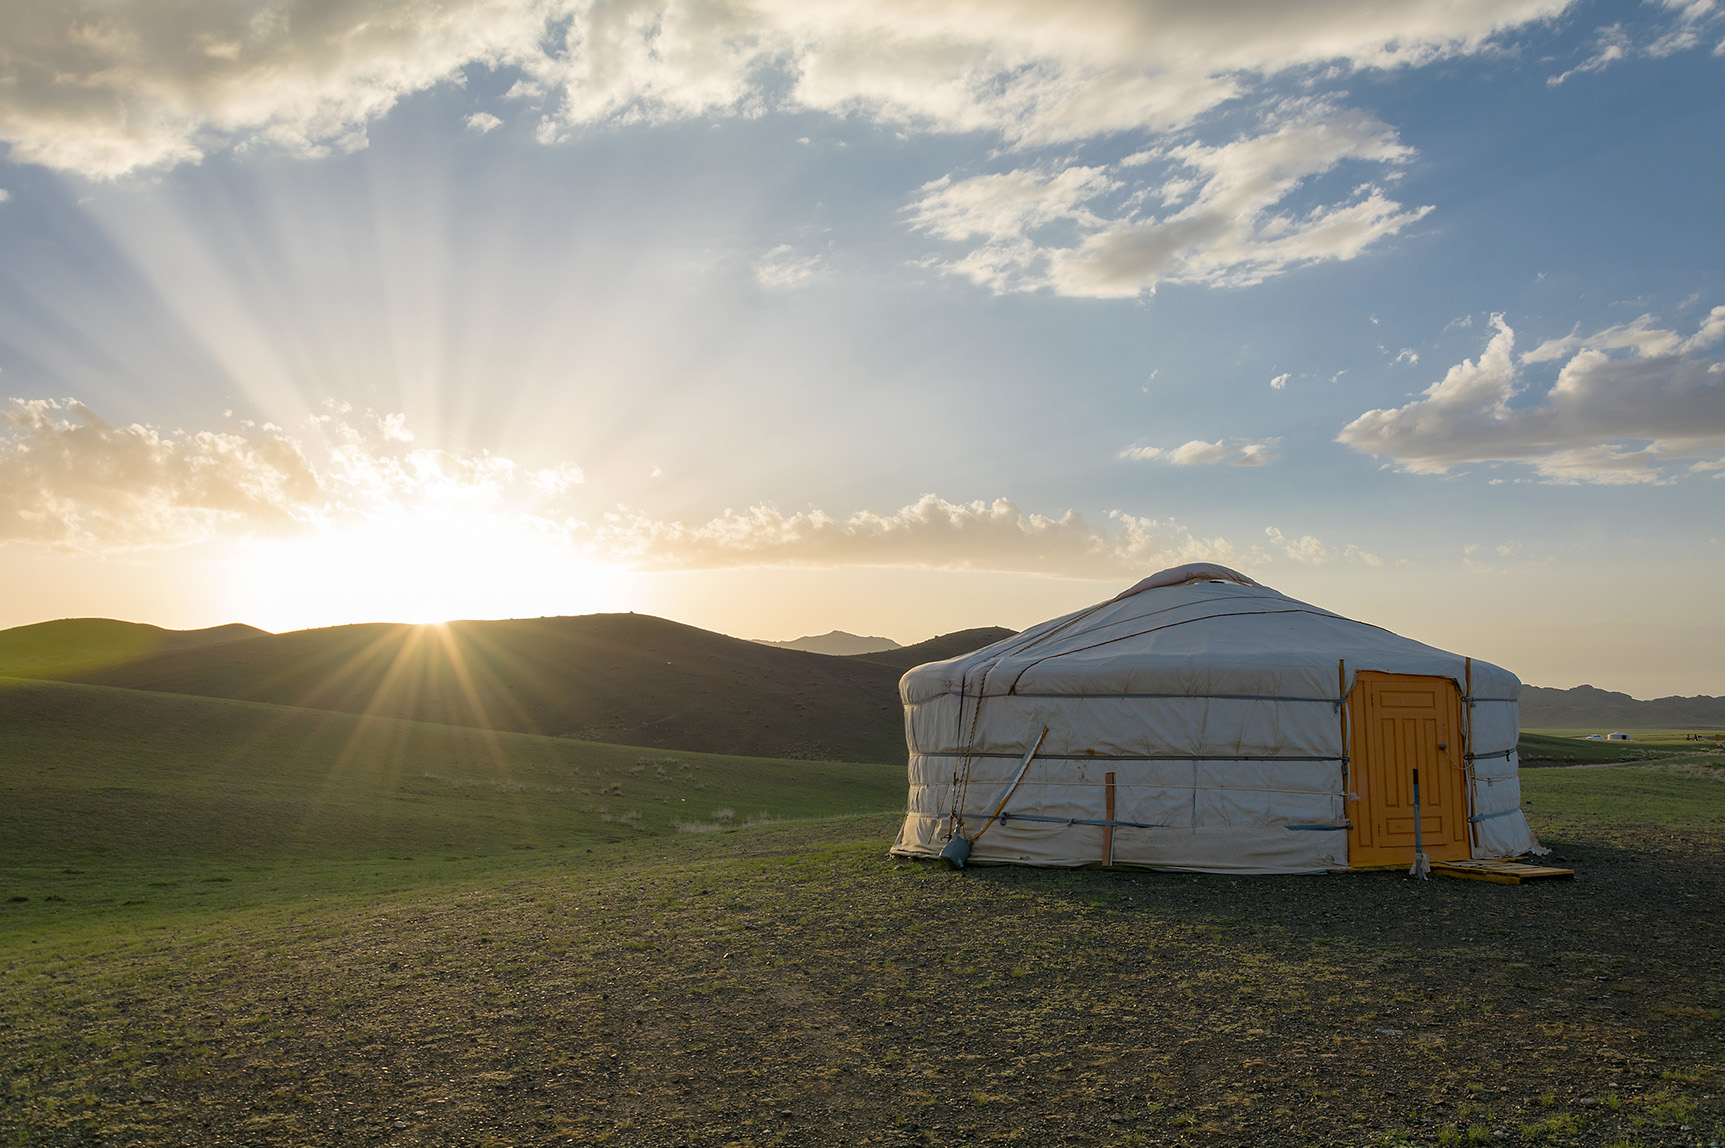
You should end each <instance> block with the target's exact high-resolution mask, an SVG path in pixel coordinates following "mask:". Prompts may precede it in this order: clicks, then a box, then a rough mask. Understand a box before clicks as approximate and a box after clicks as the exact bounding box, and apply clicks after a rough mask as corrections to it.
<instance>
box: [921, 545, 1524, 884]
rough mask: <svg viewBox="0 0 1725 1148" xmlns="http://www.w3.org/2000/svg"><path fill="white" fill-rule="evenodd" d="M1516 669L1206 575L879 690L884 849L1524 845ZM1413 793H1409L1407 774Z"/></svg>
mask: <svg viewBox="0 0 1725 1148" xmlns="http://www.w3.org/2000/svg"><path fill="white" fill-rule="evenodd" d="M1520 686H1521V683H1520V682H1519V681H1518V680H1517V678H1516V677H1515V675H1514V674H1511V673H1510V672H1508V671H1507V670H1504V669H1500V668H1499V667H1497V666H1494V665H1491V664H1489V663H1486V662H1480V661H1474V660H1473V659H1470V658H1465V657H1461V656H1459V655H1456V654H1448V653H1445V652H1444V651H1442V650H1437V649H1433V648H1432V647H1430V646H1427V645H1423V644H1421V643H1419V642H1415V641H1411V640H1409V639H1407V638H1403V637H1399V636H1397V635H1395V634H1392V633H1390V632H1389V631H1387V630H1383V629H1380V628H1378V627H1376V626H1370V625H1367V624H1365V623H1363V622H1355V621H1351V620H1349V619H1347V618H1344V617H1342V616H1340V615H1339V614H1333V613H1331V612H1330V611H1328V610H1322V609H1319V608H1318V607H1316V606H1309V605H1307V604H1306V603H1304V602H1298V601H1295V600H1294V599H1292V598H1288V597H1286V596H1284V595H1282V594H1278V593H1277V592H1276V591H1274V590H1271V589H1270V588H1269V587H1267V586H1261V585H1259V584H1258V583H1256V582H1254V581H1253V580H1252V579H1250V578H1248V577H1246V576H1245V575H1243V574H1239V573H1236V572H1235V571H1233V570H1229V569H1227V568H1226V567H1223V566H1215V565H1210V564H1196V565H1191V566H1181V567H1178V568H1176V569H1173V570H1165V571H1163V572H1162V573H1160V574H1156V575H1154V576H1152V577H1149V578H1146V579H1144V580H1143V581H1142V582H1140V583H1138V584H1137V585H1136V586H1133V587H1132V588H1131V589H1130V590H1127V591H1125V592H1124V593H1122V594H1120V595H1119V596H1117V597H1115V598H1112V599H1110V600H1109V601H1107V602H1103V603H1101V604H1100V605H1097V606H1092V607H1090V608H1089V609H1086V610H1080V611H1078V612H1077V613H1074V614H1068V615H1067V616H1066V617H1064V618H1056V619H1054V620H1053V621H1049V622H1044V623H1042V624H1041V625H1037V626H1032V627H1031V628H1030V629H1028V630H1026V631H1024V632H1023V633H1022V634H1017V635H1015V636H1013V637H1011V638H1007V639H1006V640H1004V641H1001V642H996V643H995V644H994V645H992V646H987V647H985V648H983V649H981V650H977V651H975V652H974V653H970V654H966V655H964V656H963V657H959V658H953V659H950V660H948V661H944V662H932V663H930V664H928V665H923V666H918V667H916V668H915V669H913V670H911V671H910V672H909V673H907V674H906V675H905V676H904V677H903V679H901V681H900V682H899V693H900V696H901V697H902V699H903V701H904V706H905V732H906V738H907V740H908V742H909V745H910V802H909V806H908V812H907V814H906V816H905V820H904V827H903V829H902V830H901V831H900V833H899V837H898V841H897V842H896V843H895V844H894V846H893V852H894V853H895V854H898V855H900V856H920V857H934V856H939V855H941V854H942V852H943V850H945V851H947V855H948V856H949V857H951V856H954V855H957V856H958V857H959V858H960V859H963V858H965V857H968V860H969V861H970V862H971V863H975V862H983V863H990V862H992V863H1005V864H1021V865H1048V866H1079V865H1131V866H1144V867H1151V868H1159V869H1186V870H1201V871H1214V872H1233V873H1308V872H1317V871H1323V870H1330V869H1347V868H1364V867H1374V866H1389V865H1398V866H1407V865H1409V864H1411V863H1412V862H1413V860H1414V854H1415V825H1416V817H1417V819H1418V820H1417V824H1418V826H1419V836H1420V837H1421V845H1422V847H1423V849H1424V852H1425V854H1426V856H1427V858H1429V859H1430V860H1431V861H1445V860H1457V859H1462V858H1470V857H1472V858H1499V857H1511V856H1515V855H1517V854H1521V853H1525V852H1527V851H1529V850H1530V849H1534V848H1536V847H1537V844H1536V842H1535V841H1534V839H1533V835H1532V833H1531V832H1530V831H1529V829H1528V826H1527V821H1526V820H1525V819H1524V818H1523V817H1522V814H1521V786H1520V783H1519V782H1518V780H1517V777H1516V769H1517V759H1516V750H1515V746H1516V740H1517V738H1518V736H1519V734H1520V720H1519V709H1518V706H1517V702H1516V697H1517V693H1518V691H1519V689H1520ZM1416 771H1417V777H1418V781H1419V803H1418V807H1417V813H1416V806H1415V803H1414V783H1415V777H1416Z"/></svg>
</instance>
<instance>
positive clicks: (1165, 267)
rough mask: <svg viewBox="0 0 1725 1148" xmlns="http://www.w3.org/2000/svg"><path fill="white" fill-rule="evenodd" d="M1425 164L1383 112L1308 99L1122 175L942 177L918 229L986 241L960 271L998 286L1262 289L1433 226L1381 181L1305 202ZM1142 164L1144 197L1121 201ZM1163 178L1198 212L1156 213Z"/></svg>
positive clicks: (1170, 200)
mask: <svg viewBox="0 0 1725 1148" xmlns="http://www.w3.org/2000/svg"><path fill="white" fill-rule="evenodd" d="M1411 155H1412V153H1411V151H1410V150H1409V149H1408V148H1406V147H1404V146H1403V145H1402V144H1401V143H1400V142H1399V141H1398V140H1397V139H1396V136H1395V133H1394V132H1393V131H1391V130H1390V129H1389V128H1388V127H1387V126H1386V125H1384V124H1382V123H1380V122H1379V121H1378V120H1376V119H1374V118H1373V117H1371V116H1369V115H1366V114H1365V113H1362V112H1359V111H1356V110H1353V109H1348V108H1341V107H1337V106H1335V105H1333V104H1331V103H1329V102H1326V101H1306V102H1301V103H1297V104H1294V105H1290V106H1285V107H1283V108H1282V109H1280V110H1279V111H1278V112H1276V113H1275V114H1274V115H1272V116H1271V117H1270V118H1269V119H1268V120H1266V121H1265V122H1264V123H1262V124H1260V125H1259V126H1258V129H1257V131H1256V133H1255V134H1248V135H1243V136H1240V137H1239V138H1237V139H1235V140H1233V141H1231V142H1229V143H1226V144H1221V145H1218V146H1206V145H1203V144H1198V143H1187V144H1183V145H1180V146H1177V147H1169V148H1166V149H1163V150H1161V151H1159V152H1155V153H1145V154H1141V155H1136V156H1133V157H1130V159H1129V160H1128V161H1126V162H1123V163H1121V164H1117V165H1114V167H1112V168H1103V167H1077V166H1074V167H1067V168H1064V169H1062V170H1060V171H1057V172H1054V173H1052V174H1048V173H1043V172H1039V171H1035V170H1030V169H1019V170H1014V171H1010V172H1006V173H1002V174H994V175H982V176H975V177H972V178H970V179H965V180H959V181H956V182H954V181H953V180H951V179H950V178H945V179H941V180H937V181H935V182H933V183H931V184H928V185H927V186H925V187H924V188H923V189H922V194H921V197H920V198H919V199H918V201H917V202H916V204H915V205H914V207H913V209H912V220H913V222H914V224H915V225H916V226H917V227H919V228H921V229H922V230H924V231H927V232H929V233H931V234H934V235H936V236H939V237H940V238H943V239H948V240H952V241H955V242H974V243H975V246H974V248H973V249H972V250H971V251H970V252H969V253H968V254H967V255H964V256H962V257H960V258H957V259H955V260H954V261H953V262H951V263H950V264H949V265H948V269H949V270H951V271H953V272H954V273H956V274H960V275H964V276H966V277H968V278H970V279H972V280H974V281H975V282H977V283H979V284H982V285H984V286H987V287H990V288H992V289H994V290H996V291H1011V290H1035V289H1039V288H1052V289H1053V290H1055V291H1056V292H1058V293H1060V294H1064V295H1076V296H1089V297H1098V298H1106V297H1122V296H1131V295H1136V294H1138V293H1139V292H1141V291H1144V290H1148V289H1151V288H1153V287H1155V285H1156V284H1157V283H1158V282H1161V281H1163V280H1167V281H1171V282H1193V283H1207V284H1218V285H1229V284H1233V285H1238V284H1249V283H1256V282H1259V281H1260V280H1263V279H1266V278H1269V277H1270V276H1273V275H1277V274H1280V273H1281V272H1283V271H1286V270H1288V269H1290V268H1293V267H1297V266H1301V265H1304V264H1307V263H1314V262H1322V261H1326V260H1335V259H1341V260H1346V259H1352V258H1354V257H1355V256H1357V255H1358V254H1359V253H1360V252H1361V251H1362V250H1364V249H1365V248H1366V247H1367V246H1369V245H1370V244H1371V243H1373V242H1375V241H1377V240H1379V239H1382V238H1385V237H1387V236H1390V235H1394V234H1396V233H1397V232H1399V231H1401V230H1402V229H1403V228H1405V227H1407V226H1408V225H1409V224H1411V223H1413V222H1414V221H1416V220H1418V219H1420V218H1422V217H1424V216H1425V215H1426V213H1427V212H1429V211H1430V210H1431V208H1429V207H1421V208H1413V209H1405V208H1403V207H1402V205H1401V204H1399V203H1397V202H1396V201H1395V200H1392V199H1390V198H1388V197H1387V196H1386V195H1385V194H1384V192H1383V190H1382V189H1381V188H1380V187H1378V186H1377V185H1375V184H1374V183H1372V182H1370V181H1369V180H1368V181H1366V182H1361V183H1358V184H1356V186H1355V187H1354V189H1353V191H1352V192H1351V193H1349V194H1348V195H1347V196H1346V197H1345V198H1344V199H1343V200H1341V201H1340V202H1333V203H1317V204H1312V205H1309V206H1304V207H1296V206H1295V200H1296V196H1297V193H1300V192H1301V191H1302V190H1303V188H1304V187H1305V186H1306V185H1307V184H1308V183H1309V182H1310V181H1311V180H1313V179H1314V178H1316V177H1318V176H1321V175H1325V174H1328V173H1331V172H1333V171H1335V170H1336V169H1337V168H1338V167H1340V166H1342V165H1351V166H1360V165H1367V166H1370V167H1373V168H1379V169H1384V168H1389V169H1393V168H1394V167H1395V166H1396V165H1399V164H1401V163H1404V162H1406V161H1407V160H1408V159H1409V158H1410V157H1411ZM1152 165H1153V166H1152ZM1147 167H1150V168H1151V170H1149V171H1145V170H1143V169H1145V168H1147ZM1128 169H1131V172H1130V174H1131V176H1132V179H1133V180H1134V181H1135V182H1136V184H1137V185H1138V193H1137V194H1134V195H1130V196H1127V197H1125V199H1124V201H1121V197H1120V196H1119V195H1118V194H1117V193H1119V192H1120V191H1121V189H1122V188H1124V187H1126V186H1127V184H1126V183H1125V180H1124V179H1123V178H1122V177H1123V176H1125V175H1127V174H1128ZM1158 178H1159V179H1160V180H1161V182H1160V183H1159V184H1156V185H1154V186H1155V187H1156V189H1157V191H1158V195H1157V196H1156V198H1157V199H1159V201H1160V202H1161V203H1162V204H1164V205H1169V206H1173V205H1177V204H1184V206H1180V207H1179V208H1178V210H1173V211H1168V212H1165V213H1164V214H1162V215H1160V216H1157V215H1154V214H1151V213H1149V212H1148V211H1147V210H1146V208H1147V206H1148V202H1149V198H1150V197H1149V196H1146V195H1145V194H1143V192H1144V191H1145V190H1147V189H1148V188H1149V187H1150V186H1151V184H1150V183H1149V182H1148V181H1150V180H1152V179H1158Z"/></svg>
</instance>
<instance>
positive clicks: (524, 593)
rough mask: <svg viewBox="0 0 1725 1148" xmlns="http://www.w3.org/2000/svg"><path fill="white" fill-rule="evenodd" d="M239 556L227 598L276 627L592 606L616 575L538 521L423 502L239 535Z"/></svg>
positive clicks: (619, 579) (615, 588) (611, 593)
mask: <svg viewBox="0 0 1725 1148" xmlns="http://www.w3.org/2000/svg"><path fill="white" fill-rule="evenodd" d="M237 565H238V567H239V568H238V569H237V570H235V572H234V577H233V578H232V579H231V582H230V590H231V593H232V594H233V596H234V601H233V603H232V605H231V608H232V609H233V610H234V611H235V613H236V616H239V617H242V618H244V619H245V620H247V621H250V622H252V623H253V624H255V625H259V626H262V627H263V628H265V629H269V630H277V631H280V630H291V629H304V628H308V627H313V626H332V625H343V624H347V623H352V622H411V623H429V622H448V621H453V620H456V619H460V618H523V617H538V616H542V615H562V614H588V613H597V612H601V611H606V610H615V609H619V608H620V606H619V603H620V601H621V598H622V584H623V580H624V578H623V572H622V571H619V570H617V569H616V568H615V567H611V566H607V565H605V564H603V563H599V562H595V561H592V560H590V559H587V558H585V557H583V556H582V555H581V554H579V553H578V552H577V551H576V550H575V548H574V547H573V546H572V545H571V544H570V542H569V540H568V538H567V536H566V535H564V534H562V533H561V532H559V531H557V530H556V529H555V528H554V527H553V526H551V524H549V523H545V522H543V521H542V520H530V519H525V518H522V517H518V516H508V515H500V514H488V513H485V512H483V511H479V510H473V509H454V510H451V509H430V508H423V507H421V508H404V509H402V510H399V511H395V512H391V513H388V514H383V515H378V516H375V517H372V518H369V519H367V520H365V521H363V522H357V521H348V522H344V523H342V524H339V525H331V526H326V527H323V528H320V529H318V530H316V532H315V533H312V534H310V535H309V536H306V537H301V538H295V539H276V540H267V541H266V540H258V541H252V542H249V543H245V544H243V546H242V552H241V554H240V556H239V558H238V560H237Z"/></svg>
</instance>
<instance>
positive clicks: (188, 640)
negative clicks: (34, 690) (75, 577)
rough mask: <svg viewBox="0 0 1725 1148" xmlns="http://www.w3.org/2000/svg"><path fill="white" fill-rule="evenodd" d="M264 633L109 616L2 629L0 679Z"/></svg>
mask: <svg viewBox="0 0 1725 1148" xmlns="http://www.w3.org/2000/svg"><path fill="white" fill-rule="evenodd" d="M263 636H265V633H264V631H263V630H260V629H258V628H257V627H255V626H244V625H240V624H239V623H233V624H230V625H226V626H211V627H210V628H208V629H205V630H164V629H162V628H161V627H160V626H146V625H143V624H141V623H138V622H117V621H115V620H114V619H112V618H61V619H59V620H58V621H54V622H38V623H37V624H35V625H33V626H16V627H14V628H12V629H10V630H0V677H8V678H64V677H67V676H69V675H75V674H79V673H85V672H88V671H91V670H98V669H103V668H106V667H111V666H117V665H123V664H125V663H127V662H135V661H137V660H138V659H140V658H147V657H149V656H151V655H152V654H159V653H164V652H166V651H170V650H186V649H193V648H196V647H199V646H212V645H219V644H221V643H223V642H236V641H241V640H243V639H245V638H258V637H263Z"/></svg>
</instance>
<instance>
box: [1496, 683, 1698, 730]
mask: <svg viewBox="0 0 1725 1148" xmlns="http://www.w3.org/2000/svg"><path fill="white" fill-rule="evenodd" d="M1521 724H1522V728H1524V729H1528V728H1532V729H1581V728H1586V727H1590V726H1599V727H1601V728H1603V727H1605V726H1640V727H1643V728H1646V727H1650V726H1651V727H1659V726H1669V727H1671V728H1673V729H1694V728H1704V729H1717V728H1721V727H1725V698H1715V697H1708V696H1706V695H1704V694H1703V695H1698V696H1696V697H1692V698H1683V697H1668V698H1654V699H1653V700H1651V701H1640V700H1638V699H1636V698H1632V697H1630V696H1629V695H1628V694H1621V693H1617V692H1616V691H1614V690H1602V689H1598V688H1596V687H1594V686H1576V687H1574V688H1573V689H1567V690H1556V689H1550V688H1548V687H1545V686H1523V687H1521Z"/></svg>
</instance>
